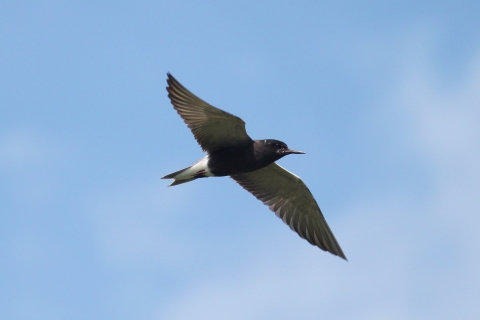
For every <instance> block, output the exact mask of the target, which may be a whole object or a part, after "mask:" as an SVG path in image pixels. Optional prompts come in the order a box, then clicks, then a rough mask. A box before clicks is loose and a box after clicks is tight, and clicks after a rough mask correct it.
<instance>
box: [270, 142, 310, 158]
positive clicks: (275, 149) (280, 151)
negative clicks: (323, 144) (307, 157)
mask: <svg viewBox="0 0 480 320" xmlns="http://www.w3.org/2000/svg"><path fill="white" fill-rule="evenodd" d="M263 143H264V145H265V146H266V148H267V150H268V153H270V154H274V155H275V157H276V158H278V159H280V158H282V157H284V156H286V155H289V154H305V152H302V151H298V150H293V149H290V148H288V146H287V145H286V143H284V142H282V141H279V140H274V139H267V140H263Z"/></svg>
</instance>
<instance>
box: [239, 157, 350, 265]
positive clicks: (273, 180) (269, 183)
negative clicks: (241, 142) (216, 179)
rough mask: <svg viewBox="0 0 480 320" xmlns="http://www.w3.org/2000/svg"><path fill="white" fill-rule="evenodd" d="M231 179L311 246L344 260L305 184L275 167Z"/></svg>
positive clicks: (272, 165) (289, 173)
mask: <svg viewBox="0 0 480 320" xmlns="http://www.w3.org/2000/svg"><path fill="white" fill-rule="evenodd" d="M231 177H232V178H233V179H234V180H235V181H236V182H237V183H238V184H239V185H241V186H242V187H243V188H244V189H246V190H247V191H249V192H250V193H251V194H253V195H254V196H255V197H256V198H257V199H258V200H260V201H262V202H263V203H264V204H265V205H267V206H268V207H269V208H270V210H272V211H273V212H275V214H276V215H277V216H278V217H279V218H280V219H282V221H283V222H285V223H286V224H287V225H289V226H290V228H291V229H292V230H293V231H295V232H297V233H298V235H299V236H300V237H302V238H303V239H306V240H307V241H308V242H310V243H311V244H312V245H314V246H317V247H319V248H320V249H322V250H325V251H328V252H330V253H332V254H334V255H337V256H339V257H341V258H343V259H345V260H347V258H346V257H345V254H344V253H343V251H342V249H341V248H340V245H339V244H338V242H337V240H336V239H335V236H334V235H333V233H332V231H331V230H330V228H329V227H328V224H327V221H325V218H324V217H323V215H322V212H321V211H320V208H319V207H318V204H317V202H316V201H315V199H314V198H313V195H312V193H311V192H310V190H308V188H307V186H306V185H305V184H304V183H303V181H302V180H301V179H300V178H299V177H297V176H296V175H294V174H293V173H291V172H289V171H287V170H285V169H284V168H282V167H281V166H279V165H278V164H276V163H272V164H270V165H268V166H267V167H265V168H263V169H260V170H257V171H253V172H249V173H241V174H234V175H231Z"/></svg>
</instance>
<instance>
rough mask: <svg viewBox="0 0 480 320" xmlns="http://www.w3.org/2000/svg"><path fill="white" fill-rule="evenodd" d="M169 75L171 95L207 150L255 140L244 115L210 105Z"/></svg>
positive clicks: (180, 113) (171, 98)
mask: <svg viewBox="0 0 480 320" xmlns="http://www.w3.org/2000/svg"><path fill="white" fill-rule="evenodd" d="M167 76H168V79H167V83H168V87H167V91H168V97H169V98H170V101H171V102H172V105H173V107H174V108H175V110H177V112H178V114H179V115H180V117H182V119H183V120H184V121H185V123H186V124H187V126H188V127H189V128H190V130H192V133H193V136H194V137H195V139H196V140H197V142H198V144H200V146H201V147H202V149H203V150H204V151H207V152H209V153H211V152H213V151H216V150H219V149H222V148H225V147H233V146H242V145H246V144H248V143H251V142H252V139H251V138H250V137H249V136H248V134H247V132H246V130H245V122H244V121H243V120H242V119H240V118H239V117H237V116H234V115H233V114H230V113H228V112H225V111H223V110H220V109H218V108H215V107H214V106H211V105H210V104H208V103H206V102H205V101H203V100H202V99H200V98H198V97H197V96H196V95H194V94H193V93H191V92H190V91H188V90H187V89H186V88H185V87H184V86H182V85H181V84H180V83H179V82H178V81H177V80H176V79H175V78H174V77H173V76H172V75H171V74H170V73H168V74H167Z"/></svg>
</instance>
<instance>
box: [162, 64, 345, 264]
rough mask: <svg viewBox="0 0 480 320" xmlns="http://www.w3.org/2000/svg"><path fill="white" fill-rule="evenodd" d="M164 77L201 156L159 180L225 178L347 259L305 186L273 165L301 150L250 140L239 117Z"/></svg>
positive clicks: (310, 239) (312, 240)
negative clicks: (185, 166) (202, 155)
mask: <svg viewBox="0 0 480 320" xmlns="http://www.w3.org/2000/svg"><path fill="white" fill-rule="evenodd" d="M167 77H168V79H167V84H168V86H167V91H168V97H169V98H170V101H171V103H172V105H173V108H174V109H175V110H176V111H177V113H178V114H179V115H180V117H182V119H183V120H184V122H185V123H186V124H187V126H188V127H189V128H190V130H191V131H192V133H193V136H194V137H195V139H196V140H197V142H198V144H199V145H200V146H201V147H202V149H203V151H205V152H207V156H205V157H204V158H202V159H200V160H199V161H198V162H196V163H194V164H193V165H191V166H190V167H187V168H185V169H182V170H179V171H176V172H174V173H171V174H169V175H166V176H165V177H163V178H162V179H174V181H173V183H172V184H170V186H175V185H178V184H181V183H185V182H190V181H193V180H195V179H198V178H207V177H223V176H230V177H231V178H232V179H233V180H235V181H236V182H237V183H238V184H239V185H240V186H242V187H243V188H244V189H246V190H247V191H249V192H250V193H251V194H253V195H254V196H255V197H256V198H257V199H258V200H260V201H262V202H263V203H264V204H265V205H267V206H268V207H269V208H270V210H272V211H273V212H275V214H276V215H277V216H278V217H279V218H280V219H282V221H283V222H284V223H286V224H287V225H288V226H289V227H290V229H292V230H293V231H295V232H296V233H298V235H299V236H300V237H302V238H303V239H305V240H307V241H308V242H309V243H310V244H312V245H314V246H317V247H319V248H320V249H322V250H324V251H328V252H330V253H332V254H334V255H336V256H339V257H341V258H343V259H345V260H347V258H346V257H345V254H344V253H343V251H342V249H341V248H340V245H339V244H338V242H337V240H336V239H335V236H334V235H333V233H332V231H331V230H330V228H329V227H328V224H327V221H325V218H324V217H323V215H322V212H321V211H320V208H319V206H318V204H317V202H316V201H315V198H314V197H313V195H312V193H311V192H310V190H309V189H308V188H307V186H306V185H305V184H304V183H303V181H302V180H301V179H300V178H299V177H297V176H296V175H294V174H293V173H291V172H289V171H287V170H286V169H284V168H282V167H281V166H279V165H278V164H276V163H275V161H277V160H278V159H280V158H282V157H284V156H286V155H289V154H303V153H304V152H301V151H297V150H292V149H289V148H288V147H287V145H286V144H285V143H283V142H281V141H278V140H274V139H266V140H252V139H251V138H250V137H249V136H248V134H247V132H246V130H245V122H244V121H243V120H242V119H240V118H239V117H237V116H234V115H232V114H230V113H228V112H225V111H223V110H220V109H218V108H215V107H214V106H212V105H210V104H208V103H206V102H205V101H203V100H202V99H200V98H198V97H197V96H196V95H194V94H193V93H191V92H190V91H189V90H187V89H186V88H185V87H184V86H182V85H181V84H180V83H179V82H178V81H177V80H176V79H175V78H174V77H173V76H172V75H171V74H170V73H168V74H167Z"/></svg>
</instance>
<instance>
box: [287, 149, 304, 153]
mask: <svg viewBox="0 0 480 320" xmlns="http://www.w3.org/2000/svg"><path fill="white" fill-rule="evenodd" d="M284 153H286V154H305V152H303V151H298V150H292V149H287V150H285V152H284Z"/></svg>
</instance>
